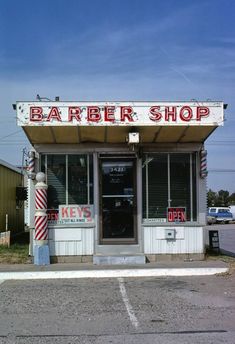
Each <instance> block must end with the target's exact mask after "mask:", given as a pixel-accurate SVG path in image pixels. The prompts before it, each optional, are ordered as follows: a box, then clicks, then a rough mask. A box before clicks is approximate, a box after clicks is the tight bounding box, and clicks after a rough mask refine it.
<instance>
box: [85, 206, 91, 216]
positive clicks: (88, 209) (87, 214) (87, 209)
mask: <svg viewBox="0 0 235 344" xmlns="http://www.w3.org/2000/svg"><path fill="white" fill-rule="evenodd" d="M84 217H91V211H90V208H88V207H84Z"/></svg>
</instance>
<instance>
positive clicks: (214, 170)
mask: <svg viewBox="0 0 235 344" xmlns="http://www.w3.org/2000/svg"><path fill="white" fill-rule="evenodd" d="M208 172H216V173H217V172H218V173H224V172H225V173H234V172H235V170H233V169H226V168H218V169H216V168H215V169H214V168H212V169H208Z"/></svg>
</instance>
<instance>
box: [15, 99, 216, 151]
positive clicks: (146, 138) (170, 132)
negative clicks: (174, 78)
mask: <svg viewBox="0 0 235 344" xmlns="http://www.w3.org/2000/svg"><path fill="white" fill-rule="evenodd" d="M17 122H18V125H19V126H22V127H23V129H24V131H25V133H26V135H27V137H28V139H29V141H30V142H31V143H32V144H33V145H34V144H44V143H45V144H50V143H52V144H55V143H58V144H76V143H86V142H89V143H126V142H127V136H128V134H129V133H130V132H138V133H139V138H140V140H139V143H140V144H141V143H188V142H190V143H192V142H200V143H201V142H204V141H205V140H206V138H207V137H208V136H209V135H210V134H211V133H212V132H213V131H214V129H215V128H216V127H218V126H221V125H223V103H222V102H121V103H120V102H108V103H107V102H92V103H91V102H17Z"/></svg>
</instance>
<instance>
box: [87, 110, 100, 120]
mask: <svg viewBox="0 0 235 344" xmlns="http://www.w3.org/2000/svg"><path fill="white" fill-rule="evenodd" d="M100 119H101V114H100V108H99V107H98V106H88V107H87V120H88V121H89V122H98V121H100Z"/></svg>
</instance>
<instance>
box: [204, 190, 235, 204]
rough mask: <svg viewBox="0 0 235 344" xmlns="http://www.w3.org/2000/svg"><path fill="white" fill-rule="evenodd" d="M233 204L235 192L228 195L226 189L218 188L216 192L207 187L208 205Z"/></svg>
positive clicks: (234, 202)
mask: <svg viewBox="0 0 235 344" xmlns="http://www.w3.org/2000/svg"><path fill="white" fill-rule="evenodd" d="M232 204H235V193H232V194H231V195H229V192H228V191H226V190H219V191H218V192H215V191H212V190H211V189H209V191H208V192H207V205H208V207H228V206H229V205H232Z"/></svg>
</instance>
